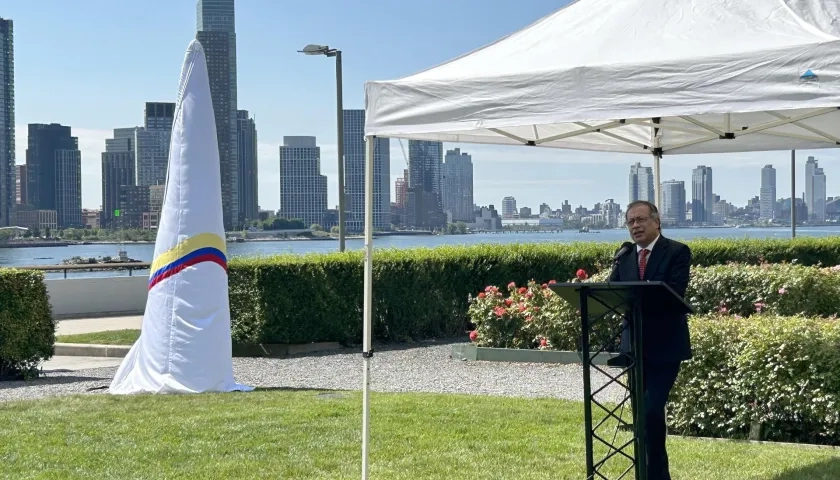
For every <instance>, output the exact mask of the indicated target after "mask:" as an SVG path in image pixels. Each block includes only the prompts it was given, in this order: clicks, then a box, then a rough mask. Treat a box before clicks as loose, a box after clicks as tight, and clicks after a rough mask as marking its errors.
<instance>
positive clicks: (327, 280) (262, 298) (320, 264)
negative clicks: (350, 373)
mask: <svg viewBox="0 0 840 480" xmlns="http://www.w3.org/2000/svg"><path fill="white" fill-rule="evenodd" d="M666 233H667V232H666ZM688 243H689V245H690V246H691V248H692V253H693V255H692V258H693V261H694V265H695V266H708V265H715V264H722V263H726V262H732V261H736V262H740V263H749V264H756V265H757V264H760V263H762V262H764V261H768V262H782V261H788V262H793V261H796V262H797V263H799V264H803V265H818V264H822V265H836V264H840V239H835V238H819V239H814V238H806V239H796V240H700V241H692V242H688ZM618 246H619V245H618V243H615V244H612V243H572V244H513V245H510V244H508V245H498V244H492V245H474V246H469V247H452V246H447V247H439V248H434V249H429V248H420V249H410V250H375V252H374V264H373V265H374V272H373V282H374V299H373V300H374V318H373V328H374V331H373V332H374V336H375V338H376V339H378V340H383V341H402V340H408V339H422V338H433V337H442V336H455V335H463V334H464V333H465V331H466V325H465V324H466V322H467V320H468V315H467V309H468V308H469V303H468V299H469V295H470V294H472V295H475V294H476V293H477V292H479V291H482V290H483V289H484V288H485V287H486V286H487V285H497V286H498V285H501V286H504V285H507V284H508V283H510V282H515V283H516V284H517V285H525V284H526V283H527V282H528V281H529V280H531V279H542V280H543V281H544V280H546V279H552V278H555V279H563V278H573V277H574V276H575V273H576V272H577V270H578V269H584V270H586V271H587V272H598V271H600V270H602V269H603V268H604V267H606V266H608V261H609V259H610V258H611V257H612V254H613V252H614V251H615V250H616V249H617V248H618ZM362 279H363V256H362V253H361V252H345V253H334V254H312V255H304V256H300V255H280V256H273V257H267V258H253V259H244V260H242V259H236V260H233V261H231V263H230V283H229V284H230V297H231V314H232V322H233V323H232V329H233V336H234V340H235V341H237V342H240V343H305V342H315V341H340V342H343V343H356V342H359V341H361V336H362V305H363V280H362ZM549 341H550V342H554V340H553V339H551V338H550V339H549ZM560 343H562V341H561V342H560ZM555 346H556V345H555Z"/></svg>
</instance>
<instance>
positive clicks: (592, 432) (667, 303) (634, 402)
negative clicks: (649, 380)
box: [549, 281, 691, 480]
mask: <svg viewBox="0 0 840 480" xmlns="http://www.w3.org/2000/svg"><path fill="white" fill-rule="evenodd" d="M549 288H550V289H551V290H552V291H554V293H556V294H557V295H559V296H560V297H561V298H563V299H564V300H566V301H567V302H569V303H570V304H571V305H572V306H574V307H575V308H577V309H578V310H579V311H580V324H581V337H580V338H581V342H580V351H581V357H582V360H583V395H584V417H585V418H584V424H585V428H586V433H585V441H586V480H595V479H602V480H610V478H609V477H607V474H608V472H606V471H605V467H606V465H607V462H609V461H610V460H611V459H612V458H615V457H616V456H617V455H620V456H622V457H624V458H626V459H627V460H628V461H629V463H630V466H629V467H627V469H626V470H624V471H623V473H621V474H620V475H619V476H616V477H613V478H616V479H621V478H625V476H626V475H627V474H628V473H630V471H631V470H634V471H635V478H636V480H647V460H646V457H645V422H644V418H645V405H644V388H643V385H644V383H643V379H644V371H643V368H642V361H641V360H642V352H644V345H643V342H642V339H643V331H644V329H647V328H657V326H656V321H655V320H654V319H653V318H648V319H647V320H645V318H644V317H645V316H644V315H643V313H644V311H645V305H656V311H657V313H658V314H664V315H665V316H671V315H680V314H685V313H690V312H691V307H690V306H689V305H688V304H687V303H686V302H685V301H684V300H683V299H682V298H681V297H680V296H679V295H677V293H676V292H674V290H673V289H671V287H669V286H668V285H667V284H665V283H664V282H651V281H635V282H607V283H556V284H553V285H549ZM611 314H619V315H622V316H624V318H625V319H626V321H623V322H618V324H615V325H607V324H606V323H607V322H609V321H610V319H611ZM658 316H659V315H657V317H658ZM599 324H600V325H603V326H604V327H605V328H608V329H609V330H608V331H609V332H610V334H609V335H608V338H606V339H602V341H601V343H600V344H596V345H595V348H594V349H593V348H592V346H591V345H590V343H591V341H590V337H591V334H592V327H593V326H596V325H599ZM625 328H626V329H627V330H628V332H627V333H628V334H629V340H630V341H629V347H630V350H629V352H624V353H623V354H619V355H618V356H616V357H614V358H612V359H610V360H609V361H607V362H606V365H605V368H602V366H601V365H599V364H601V363H602V362H598V361H597V360H596V359H597V358H598V357H599V355H600V354H603V353H609V352H610V350H613V349H614V347H616V346H618V344H619V343H620V338H621V336H622V333H623V331H624V330H625ZM610 367H613V368H612V369H611V368H610ZM615 368H617V369H618V373H613V371H614V369H615ZM592 369H595V370H596V371H598V372H600V373H601V374H603V375H604V376H605V377H606V378H607V382H606V383H605V384H604V385H602V386H601V387H599V388H597V389H596V390H595V391H592V384H591V371H592ZM625 374H627V375H628V381H627V383H624V382H623V381H622V377H623V376H624V375H625ZM613 384H616V385H620V386H621V387H622V388H623V390H624V392H625V395H624V398H623V399H622V400H621V401H620V402H619V403H618V404H617V405H616V406H615V407H614V408H610V407H607V406H606V405H605V404H604V403H605V402H603V403H602V402H601V401H599V400H597V399H596V398H595V396H596V395H598V394H599V393H601V392H603V391H604V390H605V389H606V388H607V387H609V386H610V385H613ZM628 400H629V401H630V408H631V410H632V413H633V414H632V424H631V423H628V422H627V421H625V420H624V418H623V415H622V413H623V411H624V407H625V406H626V404H627V401H628ZM593 406H595V407H597V408H599V409H600V410H602V411H603V412H604V413H605V414H606V415H605V416H604V418H603V419H601V420H600V421H599V422H598V423H596V424H594V425H593V419H592V407H593ZM619 409H620V410H621V413H619V414H618V415H616V412H618V411H619ZM610 419H615V420H617V421H618V424H617V425H616V427H615V430H614V432H613V439H612V440H609V439H608V438H607V435H605V434H603V433H602V431H601V430H599V429H601V428H602V427H604V426H605V425H606V423H607V421H608V420H610ZM619 430H630V431H631V432H632V438H630V440H626V441H623V440H618V441H617V440H616V437H617V433H618V431H619ZM596 441H597V442H599V443H600V444H602V445H603V446H605V447H606V448H607V452H608V453H606V454H605V455H604V456H603V457H602V458H599V459H595V452H594V447H595V442H596ZM630 447H632V449H631V448H630ZM628 450H629V451H628Z"/></svg>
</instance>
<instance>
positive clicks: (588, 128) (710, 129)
mask: <svg viewBox="0 0 840 480" xmlns="http://www.w3.org/2000/svg"><path fill="white" fill-rule="evenodd" d="M837 110H840V107H826V108H821V109H817V110H814V111H811V112H807V113H803V114H800V115H797V116H794V117H787V116H785V115H783V114H781V113H778V112H775V111H766V112H760V113H764V114H767V115H770V116H773V117H775V118H777V120H773V121H770V122H766V123H761V124H758V125H754V126H751V127H741V129H740V130H738V131H735V132H733V131H732V115H731V114H729V113H726V114H724V124H725V125H724V128H723V129H721V128H719V127H716V126H714V125H710V124H708V123H706V122H702V121H700V120H697V119H696V118H694V117H692V116H691V115H680V116H679V117H677V118H680V119H682V120H684V121H686V122H687V123H690V124H692V125H694V126H697V127H700V128H702V129H703V130H702V131H701V130H697V129H694V128H690V127H685V126H682V125H673V124H655V123H653V122H651V121H650V120H649V119H640V118H639V119H635V118H634V119H621V120H613V121H609V122H606V123H603V124H600V125H591V124H588V123H585V122H573V123H574V124H575V125H577V126H579V127H581V128H580V129H579V130H574V131H572V132H566V133H560V134H557V135H552V136H550V137H544V138H540V137H539V132H538V128H537V125H532V127H533V130H534V140H530V139H527V138H524V137H521V136H519V135H516V134H514V133H511V132H508V131H505V130H503V129H501V128H488V129H487V130H488V131H490V132H493V133H495V134H497V135H501V136H503V137H507V138H509V139H511V140H514V141H516V142H519V143H522V144H523V145H527V146H537V145H542V144H544V143H550V142H554V141H557V140H564V139H567V138H574V137H578V136H581V135H586V134H591V133H599V134H602V135H606V136H608V137H610V138H613V139H615V140H619V141H621V142H625V143H628V144H630V145H633V146H634V147H637V148H639V149H640V150H643V151H647V150H651V149H652V147H651V146H649V145H645V144H644V143H641V142H637V141H635V140H631V139H629V138H627V137H624V136H622V135H619V134H618V133H614V132H608V131H607V130H612V129H616V128H621V127H623V126H625V125H638V126H643V127H648V128H651V129H655V130H659V131H669V130H670V131H674V132H682V133H689V134H693V135H704V134H707V133H708V134H711V135H708V134H707V135H706V136H703V137H701V138H695V139H693V140H688V141H686V142H683V143H679V144H676V145H669V146H667V147H662V146H654V147H653V149H656V148H660V149H661V153H665V152H670V151H674V150H679V149H681V148H685V147H690V146H692V145H697V144H700V143H706V142H711V141H714V140H733V139H735V138H738V137H742V136H744V135H749V134H751V133H758V132H764V134H765V135H772V136H776V137H786V138H794V139H797V140H805V141H808V142H825V143H831V144H834V145H837V146H840V137H836V136H834V135H831V134H828V133H826V132H823V131H822V130H819V129H817V128H814V127H812V126H810V125H806V124H804V123H802V120H807V119H809V118H813V117H818V116H821V115H825V114H828V113H832V112H836V111H837ZM784 125H794V126H796V127H799V128H802V129H803V130H807V131H808V132H810V133H813V134H814V135H816V137H814V136H809V135H800V134H796V133H788V132H767V130H770V129H772V128H776V127H781V126H784Z"/></svg>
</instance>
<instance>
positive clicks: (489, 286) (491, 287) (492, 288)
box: [484, 285, 496, 292]
mask: <svg viewBox="0 0 840 480" xmlns="http://www.w3.org/2000/svg"><path fill="white" fill-rule="evenodd" d="M495 289H496V287H494V286H493V285H488V286H487V288H485V289H484V291H485V292H492V291H494V290H495Z"/></svg>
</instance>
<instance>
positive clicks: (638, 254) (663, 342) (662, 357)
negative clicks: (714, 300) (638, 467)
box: [610, 201, 691, 480]
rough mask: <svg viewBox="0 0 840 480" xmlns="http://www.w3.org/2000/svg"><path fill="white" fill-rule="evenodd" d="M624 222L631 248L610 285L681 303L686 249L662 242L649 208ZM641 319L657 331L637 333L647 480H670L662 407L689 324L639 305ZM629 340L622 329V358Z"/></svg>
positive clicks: (641, 205) (632, 212)
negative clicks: (648, 289) (670, 293)
mask: <svg viewBox="0 0 840 480" xmlns="http://www.w3.org/2000/svg"><path fill="white" fill-rule="evenodd" d="M625 220H626V224H627V228H628V229H629V231H630V236H631V238H632V239H633V242H635V248H632V247H631V248H630V249H629V251H627V253H625V254H623V255H622V256H621V257H619V259H618V264H617V266H616V268H615V269H614V271H613V272H612V275H611V276H610V281H612V282H620V281H625V282H627V281H639V280H650V281H661V282H664V283H666V284H668V286H669V287H671V289H673V290H674V292H676V293H677V294H678V295H679V296H680V297H684V296H685V290H686V288H687V287H688V276H689V270H690V266H691V250H690V249H689V248H688V246H687V245H684V244H682V243H679V242H676V241H674V240H669V239H667V238H665V237H663V236H662V229H661V226H660V221H659V211H658V210H657V208H656V206H655V205H654V204H652V203H650V202H645V201H636V202H632V203H631V204H630V205H628V206H627V213H626V216H625ZM642 316H643V318H644V319H645V323H648V322H651V323H650V324H653V323H655V324H656V328H643V329H642V349H643V352H642V357H643V360H642V365H643V369H644V374H643V382H644V398H645V400H644V401H645V407H646V409H647V416H646V418H645V427H646V430H647V434H646V440H647V442H646V443H647V449H646V450H647V464H648V478H649V479H650V480H670V478H671V474H670V473H669V471H668V454H667V452H666V449H665V437H666V428H665V403H666V402H667V400H668V395H669V393H670V392H671V388H672V387H673V386H674V382H675V381H676V379H677V374H678V373H679V371H680V363H681V362H682V361H684V360H688V359H690V358H691V342H690V339H689V336H688V321H687V318H686V315H676V316H674V315H668V314H667V313H665V312H663V311H662V310H661V309H660V308H659V307H658V305H656V304H652V305H643V306H642ZM625 326H626V321H625ZM629 340H630V339H629V335H628V332H627V329H626V328H625V329H624V332H623V333H622V337H621V350H622V351H623V352H628V351H629V344H630V342H629Z"/></svg>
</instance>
